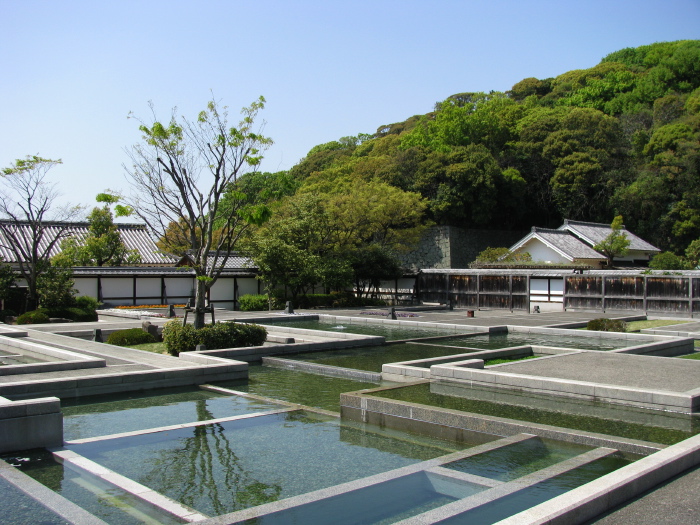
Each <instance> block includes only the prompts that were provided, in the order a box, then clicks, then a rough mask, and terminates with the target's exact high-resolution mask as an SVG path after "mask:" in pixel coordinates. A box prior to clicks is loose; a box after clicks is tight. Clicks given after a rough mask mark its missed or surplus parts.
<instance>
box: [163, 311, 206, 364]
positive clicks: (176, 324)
mask: <svg viewBox="0 0 700 525" xmlns="http://www.w3.org/2000/svg"><path fill="white" fill-rule="evenodd" d="M163 342H164V343H165V348H167V349H168V353H170V355H174V356H178V355H180V352H191V351H192V350H194V347H195V346H197V344H198V343H197V330H196V329H195V327H194V326H192V325H191V324H186V325H185V326H182V321H178V320H177V319H173V320H172V321H168V322H167V323H165V325H164V326H163Z"/></svg>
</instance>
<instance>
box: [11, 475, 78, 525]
mask: <svg viewBox="0 0 700 525" xmlns="http://www.w3.org/2000/svg"><path fill="white" fill-rule="evenodd" d="M0 509H2V518H0V522H2V523H11V524H12V525H36V524H37V523H40V524H42V525H69V524H70V522H69V521H66V520H64V519H63V518H61V517H60V516H58V515H57V514H54V513H53V512H52V511H50V510H49V509H47V508H46V507H44V506H43V505H42V504H41V503H39V502H38V501H36V500H34V499H32V498H30V497H29V496H27V495H26V494H25V493H24V492H22V491H21V490H19V489H17V488H15V487H14V485H12V484H10V483H8V482H7V481H5V480H4V479H2V478H0Z"/></svg>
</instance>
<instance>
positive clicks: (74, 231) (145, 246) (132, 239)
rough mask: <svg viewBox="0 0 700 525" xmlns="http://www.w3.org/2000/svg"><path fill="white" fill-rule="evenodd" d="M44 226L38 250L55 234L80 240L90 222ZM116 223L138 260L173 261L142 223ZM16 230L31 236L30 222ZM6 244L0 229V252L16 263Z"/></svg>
mask: <svg viewBox="0 0 700 525" xmlns="http://www.w3.org/2000/svg"><path fill="white" fill-rule="evenodd" d="M0 223H2V224H3V225H6V226H8V227H10V228H12V229H14V227H15V226H14V225H13V224H12V223H11V222H10V221H7V220H4V221H0ZM44 226H45V233H44V237H43V238H42V242H41V246H40V249H41V251H44V250H46V248H47V247H48V246H49V244H50V243H51V241H53V240H54V239H56V237H57V236H62V238H67V237H75V238H76V239H77V240H78V241H81V240H83V239H84V238H85V237H87V235H88V231H89V228H90V223H89V222H46V223H44ZM115 226H116V227H117V230H118V231H119V234H120V236H121V238H122V241H123V242H124V244H125V245H126V247H127V248H128V249H129V250H138V252H139V254H140V255H141V264H155V265H172V264H173V263H174V262H175V260H176V259H175V258H174V257H172V256H169V255H165V254H163V253H161V252H160V251H159V250H158V247H157V246H156V245H155V243H154V242H153V239H151V236H150V235H149V233H148V229H147V228H146V226H145V225H144V224H115ZM17 231H18V233H19V234H20V235H21V236H22V237H24V238H25V239H27V242H29V239H30V238H31V234H30V230H29V223H26V222H22V223H19V224H18V230H17ZM7 244H8V243H7V242H6V239H5V236H4V234H3V231H2V229H0V256H2V258H3V259H4V260H5V262H8V263H16V262H17V260H16V257H15V254H14V253H13V252H12V250H10V249H8V248H7ZM60 244H61V242H60V241H59V242H57V243H56V244H55V245H54V246H53V248H52V249H51V250H50V252H49V254H48V256H49V257H53V256H54V255H56V254H58V253H60V251H61V248H60Z"/></svg>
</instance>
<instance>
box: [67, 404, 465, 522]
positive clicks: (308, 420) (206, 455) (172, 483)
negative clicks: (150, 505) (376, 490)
mask: <svg viewBox="0 0 700 525" xmlns="http://www.w3.org/2000/svg"><path fill="white" fill-rule="evenodd" d="M467 446H469V445H465V444H459V445H457V444H455V443H454V442H450V441H444V440H440V439H436V438H429V437H425V436H420V435H414V434H409V433H401V432H395V431H391V430H386V429H382V428H379V427H374V426H369V425H362V424H359V423H341V422H340V421H339V420H338V419H337V418H333V417H329V416H321V415H318V414H313V413H306V412H301V411H297V412H292V413H283V414H273V415H267V416H259V417H256V418H251V419H245V420H237V421H227V422H222V423H217V424H212V425H202V426H198V427H194V428H183V429H177V430H172V431H163V432H157V433H150V434H143V435H139V436H130V437H123V438H116V439H111V440H105V441H98V442H91V443H85V444H77V445H72V446H70V447H69V448H70V449H71V450H74V451H75V452H77V453H78V454H81V455H83V456H85V457H87V458H88V459H91V460H93V461H95V462H97V463H99V464H100V465H103V466H105V467H107V468H109V469H112V470H114V471H116V472H118V473H119V474H122V475H124V476H127V477H129V478H131V479H133V480H135V481H137V482H139V483H142V484H143V485H146V486H148V487H150V488H152V489H153V490H156V491H158V492H160V493H162V494H165V495H167V496H169V497H171V498H173V499H175V500H177V501H179V502H181V503H183V504H185V505H187V506H190V507H192V508H194V509H196V510H198V511H200V512H203V513H205V514H208V515H210V516H215V515H219V514H223V513H226V512H233V511H236V510H241V509H245V508H249V507H253V506H256V505H260V504H263V503H268V502H272V501H277V500H279V499H282V498H286V497H290V496H295V495H298V494H303V493H306V492H310V491H313V490H318V489H321V488H325V487H330V486H333V485H336V484H339V483H344V482H347V481H351V480H354V479H358V478H362V477H365V476H370V475H373V474H378V473H380V472H385V471H387V470H392V469H395V468H399V467H403V466H406V465H410V464H413V463H416V462H419V461H424V460H427V459H431V458H435V457H438V456H441V455H444V454H447V453H451V452H453V451H455V450H458V449H461V448H466V447H467Z"/></svg>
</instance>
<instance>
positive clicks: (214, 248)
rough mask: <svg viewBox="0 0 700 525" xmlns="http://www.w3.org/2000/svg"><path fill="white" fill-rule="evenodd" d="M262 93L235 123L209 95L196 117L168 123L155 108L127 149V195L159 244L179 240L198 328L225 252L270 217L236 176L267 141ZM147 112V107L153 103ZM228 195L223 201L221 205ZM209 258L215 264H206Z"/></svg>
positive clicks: (253, 165) (254, 162)
mask: <svg viewBox="0 0 700 525" xmlns="http://www.w3.org/2000/svg"><path fill="white" fill-rule="evenodd" d="M264 104H265V99H264V98H263V97H260V98H259V99H258V100H256V101H255V102H253V103H252V104H251V105H250V106H248V107H245V108H243V109H242V110H241V113H242V115H243V118H242V120H241V121H240V122H239V123H238V124H237V125H231V124H230V123H229V122H228V109H227V107H226V106H219V104H218V103H217V101H215V100H211V101H210V102H209V103H208V104H207V107H206V109H205V110H203V111H201V112H200V113H199V115H198V116H197V118H196V120H194V121H192V120H188V119H187V118H184V117H183V118H181V119H178V118H177V114H176V110H173V113H172V115H171V118H170V120H169V121H168V122H165V123H162V122H160V121H159V120H158V119H157V117H156V115H155V112H153V120H152V122H148V123H147V122H145V121H142V120H139V122H140V126H139V130H140V131H141V133H142V140H141V142H140V143H138V144H136V145H134V146H133V147H132V148H130V149H128V150H127V153H128V155H129V157H130V159H131V165H130V166H125V169H126V171H127V174H128V176H129V178H130V180H131V184H132V188H133V190H134V192H133V194H132V197H131V198H129V199H127V202H128V204H129V205H130V206H131V207H132V208H133V211H134V214H135V215H137V216H138V217H140V218H141V219H142V220H143V221H144V222H145V223H146V224H147V225H148V226H149V228H150V229H151V230H152V231H153V232H154V234H155V235H156V236H157V237H158V238H160V239H161V243H162V244H164V245H181V243H182V241H183V239H184V240H185V241H186V243H185V244H184V246H182V247H183V248H186V251H187V253H188V255H189V256H190V258H191V259H192V262H193V270H194V271H195V275H196V288H195V304H194V308H195V321H194V322H195V327H197V328H199V327H201V326H203V325H204V308H205V299H206V295H207V290H208V289H209V288H211V286H212V285H213V284H214V283H215V282H216V280H217V279H218V277H219V275H220V274H221V271H222V270H223V268H224V266H225V264H226V260H227V259H228V256H229V251H230V250H232V249H233V248H234V247H235V245H236V243H237V242H238V240H239V239H240V238H241V237H242V236H243V235H244V234H245V232H246V230H247V229H248V227H249V226H250V225H251V224H254V223H262V222H263V221H264V220H266V219H267V217H268V211H267V208H266V207H265V206H264V205H258V204H256V203H255V199H254V198H253V197H254V196H249V195H247V194H245V193H243V192H242V191H239V190H238V189H237V188H236V183H237V181H238V178H239V177H240V176H241V175H243V174H244V173H246V172H248V171H255V170H256V169H257V167H258V165H259V164H260V161H261V159H262V152H263V150H265V149H266V148H267V147H268V146H269V145H270V144H272V140H271V139H269V138H267V137H265V136H263V135H262V134H261V133H260V131H261V128H262V125H261V126H257V128H256V124H255V120H256V118H257V116H258V112H259V111H260V110H262V109H263V108H264ZM151 110H152V111H153V105H152V104H151ZM226 192H228V194H229V198H228V200H227V206H226V207H224V206H222V199H223V196H224V194H225V193H226ZM210 257H213V259H214V260H215V261H216V262H215V263H214V264H208V262H209V260H210Z"/></svg>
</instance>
